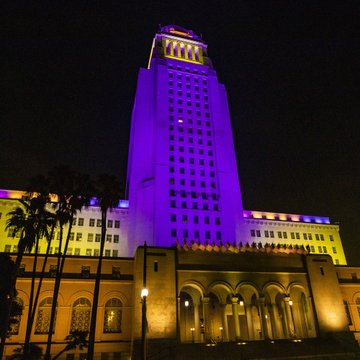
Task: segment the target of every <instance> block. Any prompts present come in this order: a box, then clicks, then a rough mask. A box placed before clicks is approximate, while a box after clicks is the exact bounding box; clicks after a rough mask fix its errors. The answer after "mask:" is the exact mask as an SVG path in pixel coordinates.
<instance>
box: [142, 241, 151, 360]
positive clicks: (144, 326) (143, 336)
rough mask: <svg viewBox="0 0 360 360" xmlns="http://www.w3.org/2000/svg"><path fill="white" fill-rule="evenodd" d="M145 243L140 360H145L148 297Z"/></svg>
mask: <svg viewBox="0 0 360 360" xmlns="http://www.w3.org/2000/svg"><path fill="white" fill-rule="evenodd" d="M146 250H147V246H146V241H145V242H144V267H143V288H142V290H141V304H142V308H141V311H142V312H141V315H142V316H141V359H142V360H146V328H147V319H146V298H147V296H148V295H149V290H148V289H147V288H146Z"/></svg>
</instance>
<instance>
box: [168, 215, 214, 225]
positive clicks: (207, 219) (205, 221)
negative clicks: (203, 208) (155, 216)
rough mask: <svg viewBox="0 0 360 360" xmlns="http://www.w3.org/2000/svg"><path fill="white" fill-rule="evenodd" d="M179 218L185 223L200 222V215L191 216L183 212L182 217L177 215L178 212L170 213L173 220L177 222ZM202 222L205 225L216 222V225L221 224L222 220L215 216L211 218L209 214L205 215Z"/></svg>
mask: <svg viewBox="0 0 360 360" xmlns="http://www.w3.org/2000/svg"><path fill="white" fill-rule="evenodd" d="M178 218H180V219H181V222H182V223H183V224H187V223H188V222H191V221H192V223H193V224H199V216H198V215H194V216H192V217H190V216H188V215H186V214H182V215H181V217H180V216H177V215H176V214H170V221H171V222H176V221H177V220H180V219H178ZM211 220H212V221H211ZM202 223H203V224H205V225H210V223H214V224H215V225H221V220H220V218H219V217H215V218H214V219H211V218H210V217H209V216H204V218H203V221H202Z"/></svg>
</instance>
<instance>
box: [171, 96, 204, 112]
mask: <svg viewBox="0 0 360 360" xmlns="http://www.w3.org/2000/svg"><path fill="white" fill-rule="evenodd" d="M199 98H200V96H199ZM168 102H169V104H174V98H173V97H169V99H168ZM176 103H177V104H178V105H186V106H194V107H196V108H200V107H201V105H203V107H204V109H209V104H208V103H207V102H205V103H204V104H202V103H200V102H198V101H195V102H193V101H190V100H186V101H183V99H182V98H177V101H176Z"/></svg>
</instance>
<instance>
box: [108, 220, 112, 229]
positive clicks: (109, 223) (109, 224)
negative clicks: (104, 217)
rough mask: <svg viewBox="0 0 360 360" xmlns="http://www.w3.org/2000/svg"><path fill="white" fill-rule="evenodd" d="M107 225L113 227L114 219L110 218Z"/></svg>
mask: <svg viewBox="0 0 360 360" xmlns="http://www.w3.org/2000/svg"><path fill="white" fill-rule="evenodd" d="M107 227H108V228H112V227H113V221H112V220H108V223H107Z"/></svg>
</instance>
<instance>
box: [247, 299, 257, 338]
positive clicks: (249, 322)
mask: <svg viewBox="0 0 360 360" xmlns="http://www.w3.org/2000/svg"><path fill="white" fill-rule="evenodd" d="M245 313H246V322H247V329H248V336H249V340H255V338H254V323H253V318H252V312H251V304H245Z"/></svg>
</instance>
